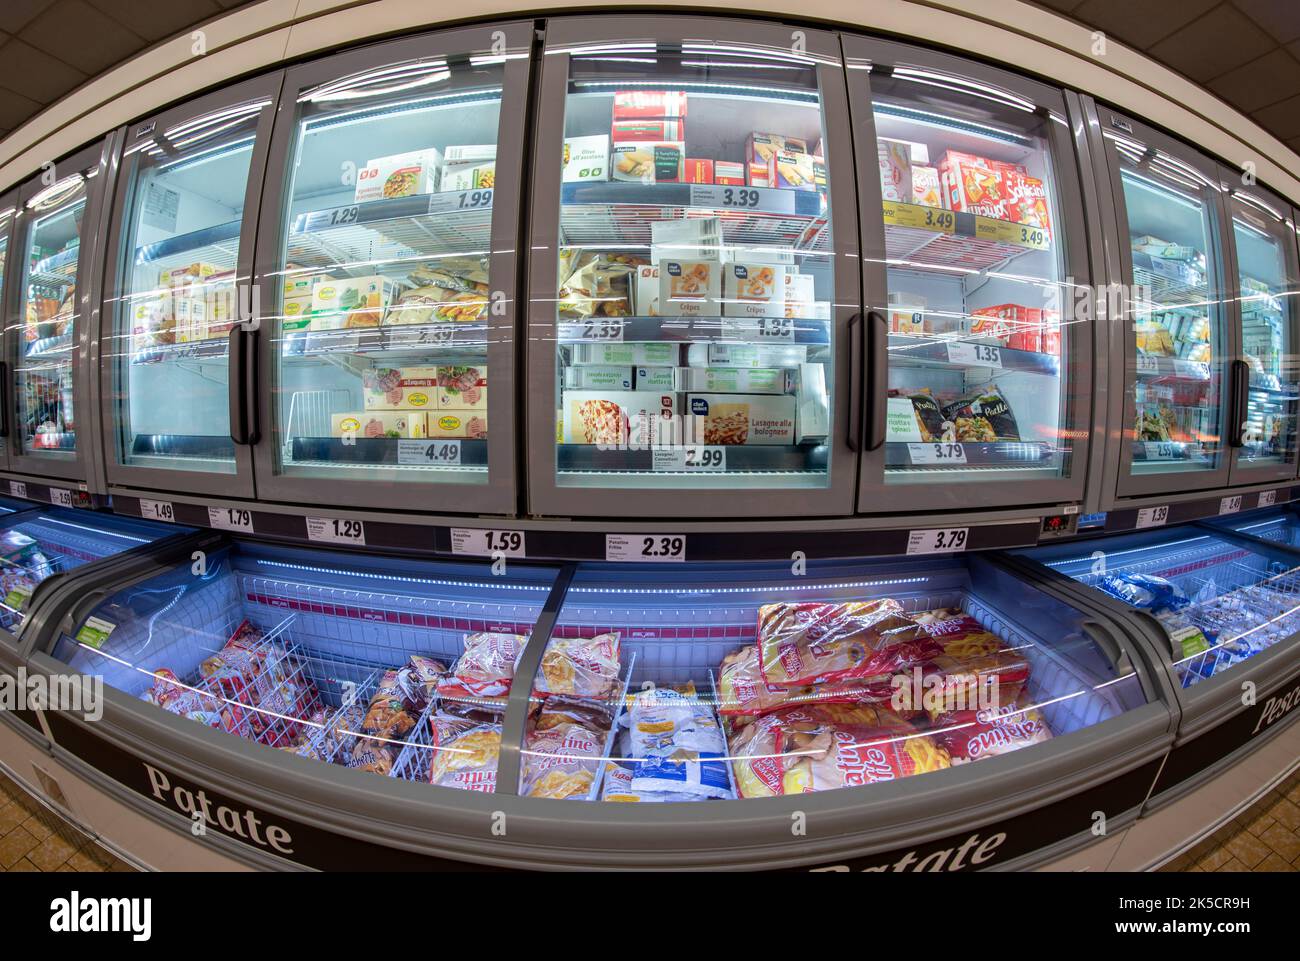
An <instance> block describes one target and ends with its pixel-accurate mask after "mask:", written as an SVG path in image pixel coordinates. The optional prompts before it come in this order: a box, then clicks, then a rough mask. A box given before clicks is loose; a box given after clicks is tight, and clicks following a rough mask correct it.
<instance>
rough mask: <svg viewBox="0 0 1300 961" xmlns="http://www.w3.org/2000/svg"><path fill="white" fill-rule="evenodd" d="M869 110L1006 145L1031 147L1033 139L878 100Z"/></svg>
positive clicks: (987, 125) (971, 121) (986, 125)
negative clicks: (971, 134)
mask: <svg viewBox="0 0 1300 961" xmlns="http://www.w3.org/2000/svg"><path fill="white" fill-rule="evenodd" d="M871 109H872V110H873V111H874V112H875V113H877V114H883V115H884V116H886V117H894V118H896V119H898V120H906V121H909V122H910V123H915V124H920V125H922V126H926V127H937V128H939V129H940V130H964V131H966V132H967V133H974V134H979V135H982V136H986V137H991V138H993V139H995V140H1002V141H1004V142H1006V143H1014V144H1019V145H1021V146H1031V145H1032V144H1033V143H1034V141H1035V139H1036V138H1034V137H1029V136H1026V135H1025V134H1019V133H1015V132H1014V131H1011V130H1004V129H1002V128H1001V127H993V126H990V125H989V124H983V123H976V122H975V121H973V120H960V119H958V118H956V117H946V116H944V115H943V114H938V113H934V112H933V111H929V112H923V111H920V110H917V109H915V108H913V107H902V106H898V105H896V104H890V103H883V102H881V101H879V100H877V101H874V102H873V103H872V105H871Z"/></svg>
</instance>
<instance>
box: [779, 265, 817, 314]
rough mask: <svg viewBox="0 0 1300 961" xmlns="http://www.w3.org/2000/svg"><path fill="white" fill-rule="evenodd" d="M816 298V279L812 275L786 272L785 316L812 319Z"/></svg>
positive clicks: (787, 270)
mask: <svg viewBox="0 0 1300 961" xmlns="http://www.w3.org/2000/svg"><path fill="white" fill-rule="evenodd" d="M815 297H816V278H815V277H813V276H812V274H800V273H796V272H795V271H794V269H793V268H789V267H787V268H786V271H785V316H787V317H804V318H811V317H812V314H813V306H812V305H813V301H814V299H815Z"/></svg>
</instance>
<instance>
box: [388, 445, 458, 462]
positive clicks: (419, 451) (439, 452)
mask: <svg viewBox="0 0 1300 961" xmlns="http://www.w3.org/2000/svg"><path fill="white" fill-rule="evenodd" d="M397 463H399V464H424V465H427V466H432V467H459V466H460V441H458V440H399V441H398V442H397Z"/></svg>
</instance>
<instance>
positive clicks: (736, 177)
mask: <svg viewBox="0 0 1300 961" xmlns="http://www.w3.org/2000/svg"><path fill="white" fill-rule="evenodd" d="M713 182H714V183H715V184H723V185H724V186H727V187H743V186H744V185H745V165H744V164H743V163H737V162H736V161H733V160H715V161H714V162H713Z"/></svg>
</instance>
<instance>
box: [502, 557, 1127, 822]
mask: <svg viewBox="0 0 1300 961" xmlns="http://www.w3.org/2000/svg"><path fill="white" fill-rule="evenodd" d="M797 580H798V581H799V583H798V584H795V583H794V582H793V581H792V580H791V578H790V576H789V572H788V569H780V570H778V569H776V568H773V567H768V566H764V565H760V566H758V567H754V566H752V565H751V566H750V567H749V568H745V569H743V570H742V569H739V568H737V569H724V568H713V569H710V570H707V571H705V570H702V571H699V572H697V574H696V575H694V576H692V577H691V578H689V580H683V579H682V576H681V575H673V574H663V575H661V574H657V573H646V572H644V571H642V572H641V573H639V574H636V575H633V576H631V577H630V578H629V575H628V573H627V569H626V568H625V567H620V568H618V569H617V570H614V569H611V568H603V569H602V568H584V569H583V570H581V571H579V573H578V575H577V577H576V578H575V580H574V582H573V585H572V586H571V588H570V590H569V591H568V594H567V596H566V599H565V603H564V606H563V607H562V608H561V610H560V613H559V616H558V619H557V623H556V626H555V629H554V631H553V632H552V636H551V640H550V642H549V644H548V647H547V649H546V651H545V652H544V654H543V657H542V662H541V666H540V668H539V670H538V673H537V676H536V678H535V679H534V681H533V688H532V695H531V710H530V712H529V720H528V723H527V728H526V733H525V741H524V744H523V748H522V755H523V766H522V770H521V772H520V793H521V794H523V795H525V796H528V797H548V798H557V799H572V800H585V801H620V802H627V801H634V802H698V801H708V800H717V799H727V798H754V797H773V796H785V795H793V794H803V793H807V792H810V791H826V790H834V789H839V788H849V787H865V786H869V785H872V784H877V783H882V782H886V781H892V780H896V779H898V778H903V777H910V776H913V775H919V774H925V773H929V772H934V771H941V770H944V769H946V768H949V767H952V766H954V765H959V764H965V763H971V762H976V761H979V760H981V759H983V758H986V757H992V756H995V755H999V754H1005V753H1008V752H1011V751H1016V750H1020V749H1022V748H1027V747H1031V746H1033V745H1037V744H1042V743H1043V742H1046V741H1049V740H1050V739H1052V738H1053V737H1059V736H1062V735H1066V734H1069V733H1070V732H1072V731H1075V730H1078V729H1080V728H1083V727H1086V726H1088V725H1090V724H1095V723H1097V722H1099V721H1100V720H1102V719H1105V718H1109V717H1114V716H1116V715H1118V714H1119V713H1121V712H1123V711H1124V710H1126V709H1128V708H1131V707H1134V706H1137V705H1138V704H1140V703H1141V701H1142V694H1141V689H1140V686H1139V684H1138V682H1137V679H1136V677H1135V676H1134V675H1132V673H1131V672H1130V671H1128V670H1127V669H1125V670H1123V671H1120V670H1117V669H1116V668H1115V667H1114V666H1113V665H1112V664H1111V662H1110V661H1109V660H1107V659H1105V658H1104V657H1103V656H1102V655H1101V653H1100V651H1099V649H1098V648H1097V647H1096V646H1095V644H1094V643H1093V642H1092V641H1091V640H1090V639H1089V638H1088V637H1087V636H1086V634H1085V633H1084V631H1083V627H1082V622H1083V618H1082V615H1080V614H1079V613H1078V612H1077V611H1074V610H1073V609H1071V608H1069V607H1067V606H1065V605H1064V604H1062V603H1060V602H1058V601H1054V600H1051V599H1049V598H1047V597H1044V596H1042V595H1040V594H1039V593H1038V592H1037V591H1036V590H1034V589H1033V588H1031V587H1029V586H1027V585H1026V584H1025V583H1024V582H1022V581H1018V580H1015V579H1013V578H1011V577H1010V576H1008V575H1006V574H1004V573H1001V572H999V571H996V570H994V569H992V568H990V567H989V566H988V565H987V564H985V563H983V562H981V561H979V560H978V559H971V560H969V561H950V560H943V561H932V562H923V563H908V564H905V565H903V566H902V567H900V566H899V565H898V564H897V563H895V564H892V565H884V564H871V563H868V564H866V565H865V566H864V565H859V566H856V567H854V568H852V569H850V568H849V567H846V566H844V565H829V564H828V565H814V567H813V568H811V569H810V570H809V571H808V573H807V576H806V577H804V578H798V579H797Z"/></svg>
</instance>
